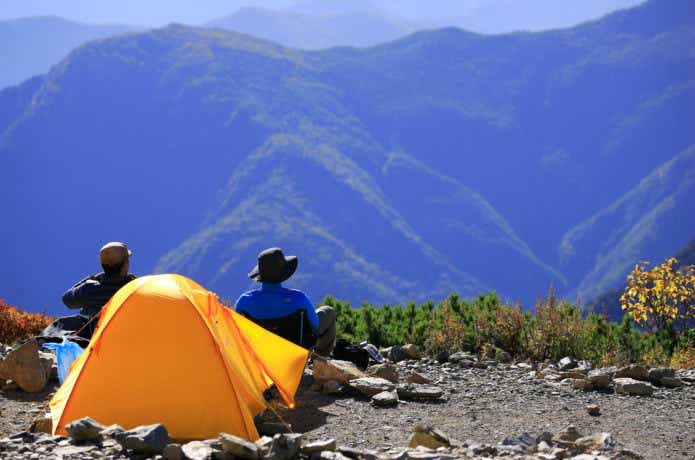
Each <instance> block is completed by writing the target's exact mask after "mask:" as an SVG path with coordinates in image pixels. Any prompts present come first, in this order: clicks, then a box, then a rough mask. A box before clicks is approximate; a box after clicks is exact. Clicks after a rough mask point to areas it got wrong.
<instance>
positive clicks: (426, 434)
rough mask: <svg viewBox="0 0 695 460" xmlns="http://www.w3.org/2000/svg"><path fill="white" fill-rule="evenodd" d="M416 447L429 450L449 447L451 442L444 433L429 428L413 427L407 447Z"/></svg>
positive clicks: (423, 426)
mask: <svg viewBox="0 0 695 460" xmlns="http://www.w3.org/2000/svg"><path fill="white" fill-rule="evenodd" d="M417 446H423V447H429V448H430V449H436V448H438V447H451V440H450V439H449V436H447V434H446V433H444V432H442V431H439V430H437V429H434V428H432V427H431V426H425V425H415V428H414V429H413V434H412V435H411V436H410V441H408V447H417Z"/></svg>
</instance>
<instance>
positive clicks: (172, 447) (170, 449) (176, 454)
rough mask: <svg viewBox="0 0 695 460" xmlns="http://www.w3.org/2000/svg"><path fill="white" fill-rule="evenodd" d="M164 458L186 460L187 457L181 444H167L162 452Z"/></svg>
mask: <svg viewBox="0 0 695 460" xmlns="http://www.w3.org/2000/svg"><path fill="white" fill-rule="evenodd" d="M162 456H163V457H164V458H165V459H166V460H185V459H186V456H185V455H184V453H183V449H182V448H181V445H180V444H167V445H166V447H164V449H163V450H162Z"/></svg>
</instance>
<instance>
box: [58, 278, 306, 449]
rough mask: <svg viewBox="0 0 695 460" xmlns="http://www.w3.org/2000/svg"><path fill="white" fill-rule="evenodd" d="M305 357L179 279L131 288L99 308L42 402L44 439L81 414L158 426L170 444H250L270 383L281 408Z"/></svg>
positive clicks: (212, 296) (107, 422)
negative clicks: (222, 440)
mask: <svg viewBox="0 0 695 460" xmlns="http://www.w3.org/2000/svg"><path fill="white" fill-rule="evenodd" d="M307 358H308V351H307V350H305V349H304V348H301V347H299V346H297V345H295V344H293V343H291V342H288V341H287V340H285V339H283V338H281V337H278V336H277V335H274V334H272V333H270V332H268V331H266V330H265V329H263V328H261V327H259V326H257V325H256V324H255V323H253V322H251V321H249V320H248V319H246V318H244V317H243V316H240V315H238V314H237V313H235V312H234V311H232V310H230V309H229V308H226V307H224V306H223V305H221V304H220V302H219V300H218V298H217V296H216V295H215V294H213V293H211V292H209V291H207V290H205V289H204V288H202V287H201V286H199V285H198V284H196V283H195V282H193V281H191V280H190V279H188V278H185V277H183V276H180V275H155V276H146V277H142V278H138V279H136V280H133V281H131V282H130V283H128V284H127V285H126V286H124V287H123V288H122V289H121V290H119V291H118V292H117V293H116V295H114V297H113V298H112V299H111V301H110V302H109V303H108V304H106V305H105V306H104V308H103V309H102V313H101V317H100V319H99V323H98V326H97V329H96V331H95V333H94V336H93V337H92V340H91V342H90V343H89V346H88V347H87V349H86V350H85V352H84V353H83V354H82V355H81V356H80V357H79V358H78V359H77V360H76V361H75V362H74V363H73V365H72V367H71V370H70V373H69V374H68V376H67V378H66V379H65V382H64V383H63V385H62V386H61V387H60V388H59V389H58V391H57V392H56V394H55V396H54V397H53V398H52V399H51V402H50V406H51V416H52V418H53V433H54V434H65V433H66V432H65V425H67V424H68V423H70V422H71V421H73V420H77V419H79V418H82V417H87V416H89V417H92V418H93V419H95V420H97V421H99V422H100V423H102V424H105V425H110V424H114V423H117V424H119V425H121V426H123V427H125V428H127V429H128V428H133V427H135V426H138V425H145V424H152V423H158V422H161V423H163V424H164V425H165V426H166V427H167V429H168V430H169V433H170V435H171V436H172V437H173V438H175V439H206V438H213V437H216V436H217V435H218V434H219V433H221V432H224V433H230V434H234V435H237V436H240V437H243V438H246V439H249V440H256V439H258V433H257V431H256V428H255V426H254V423H253V417H254V416H255V415H257V414H259V413H260V412H262V411H263V410H264V409H265V408H266V402H265V400H264V399H263V395H262V393H263V391H264V390H266V389H267V388H269V387H270V386H271V384H273V383H274V384H275V385H276V386H277V388H278V390H279V392H280V394H281V396H282V398H283V399H284V401H285V403H286V404H287V405H288V406H289V407H294V394H295V392H296V391H297V387H298V386H299V381H300V379H301V376H302V372H303V370H304V366H305V364H306V360H307Z"/></svg>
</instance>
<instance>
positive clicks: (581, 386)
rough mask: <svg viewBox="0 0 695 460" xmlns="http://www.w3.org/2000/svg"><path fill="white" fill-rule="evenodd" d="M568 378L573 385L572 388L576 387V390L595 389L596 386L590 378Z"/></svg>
mask: <svg viewBox="0 0 695 460" xmlns="http://www.w3.org/2000/svg"><path fill="white" fill-rule="evenodd" d="M567 380H569V382H570V384H571V385H572V388H574V389H575V390H583V391H591V390H593V389H594V386H593V385H592V384H591V382H590V381H588V380H585V379H567Z"/></svg>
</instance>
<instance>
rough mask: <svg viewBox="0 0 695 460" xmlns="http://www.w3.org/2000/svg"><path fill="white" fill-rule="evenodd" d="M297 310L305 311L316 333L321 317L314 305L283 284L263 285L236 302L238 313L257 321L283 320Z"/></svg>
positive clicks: (243, 295) (300, 292)
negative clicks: (245, 314)
mask: <svg viewBox="0 0 695 460" xmlns="http://www.w3.org/2000/svg"><path fill="white" fill-rule="evenodd" d="M297 310H305V311H306V315H307V318H308V319H309V322H310V323H311V325H312V326H313V328H314V331H318V329H319V317H318V315H317V314H316V310H315V309H314V304H312V303H311V300H309V298H308V297H307V296H306V295H305V294H304V293H303V292H302V291H297V290H295V289H286V288H284V287H282V284H269V283H263V284H262V285H261V288H260V289H256V290H253V291H249V292H245V293H243V294H241V296H239V298H238V299H237V301H236V311H237V312H238V313H247V314H248V315H249V316H252V317H253V318H257V319H272V318H282V317H283V316H287V315H291V314H292V313H294V312H296V311H297Z"/></svg>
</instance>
